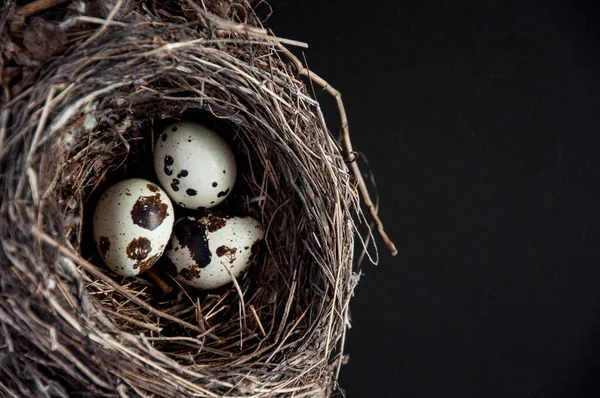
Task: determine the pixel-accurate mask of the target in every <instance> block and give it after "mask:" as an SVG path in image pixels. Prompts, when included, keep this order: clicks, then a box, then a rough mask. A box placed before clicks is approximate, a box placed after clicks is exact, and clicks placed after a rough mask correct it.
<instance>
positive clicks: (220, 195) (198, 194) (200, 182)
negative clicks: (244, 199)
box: [154, 121, 237, 209]
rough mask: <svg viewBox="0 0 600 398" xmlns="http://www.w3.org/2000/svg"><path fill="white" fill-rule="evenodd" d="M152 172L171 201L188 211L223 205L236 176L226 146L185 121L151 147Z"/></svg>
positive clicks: (168, 129) (203, 128)
mask: <svg viewBox="0 0 600 398" xmlns="http://www.w3.org/2000/svg"><path fill="white" fill-rule="evenodd" d="M154 169H155V171H156V175H157V177H158V181H159V183H160V185H161V186H162V187H163V188H164V189H165V191H166V192H167V193H168V194H169V196H170V198H171V200H173V202H174V203H177V204H179V205H180V206H182V207H186V208H190V209H198V208H206V209H208V208H211V207H214V206H216V205H218V204H219V203H221V202H222V201H224V200H225V198H227V195H229V193H230V192H231V189H232V188H233V184H234V183H235V178H236V173H237V171H236V162H235V157H234V156H233V152H232V151H231V148H230V147H229V145H228V144H227V142H225V140H224V139H223V138H222V137H221V136H219V135H218V134H217V133H216V132H215V131H213V130H211V129H210V128H208V127H206V126H204V125H201V124H198V123H193V122H186V121H181V122H177V123H173V124H171V125H169V126H167V127H166V128H165V129H164V130H163V131H162V133H161V134H160V138H159V139H157V140H156V144H155V146H154Z"/></svg>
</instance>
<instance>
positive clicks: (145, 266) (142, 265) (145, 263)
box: [134, 253, 160, 273]
mask: <svg viewBox="0 0 600 398" xmlns="http://www.w3.org/2000/svg"><path fill="white" fill-rule="evenodd" d="M159 258H160V253H156V254H155V255H153V256H152V257H149V258H147V259H145V260H142V261H138V262H137V264H136V265H134V268H139V269H140V273H142V272H146V271H148V270H149V269H150V268H152V266H153V265H154V264H155V263H156V262H157V261H158V259H159Z"/></svg>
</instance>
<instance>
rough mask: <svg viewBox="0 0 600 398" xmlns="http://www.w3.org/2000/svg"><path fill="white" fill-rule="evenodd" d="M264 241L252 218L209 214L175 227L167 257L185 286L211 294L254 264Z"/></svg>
mask: <svg viewBox="0 0 600 398" xmlns="http://www.w3.org/2000/svg"><path fill="white" fill-rule="evenodd" d="M263 238H264V230H263V227H262V225H261V224H260V222H258V221H257V220H255V219H253V218H251V217H237V216H228V215H226V214H223V213H221V212H207V213H206V214H204V215H202V216H189V217H184V218H182V219H180V220H179V221H177V222H176V223H175V226H174V227H173V235H172V237H171V242H170V245H169V249H168V250H167V256H168V257H169V259H170V260H171V262H172V263H173V264H174V265H175V267H176V268H177V279H178V280H179V281H180V282H182V283H183V284H186V285H189V286H192V287H195V288H198V289H203V290H208V289H216V288H219V287H221V286H224V285H227V284H228V283H231V282H232V281H233V278H237V277H239V276H240V275H241V274H242V272H244V271H245V270H246V269H247V268H248V266H249V265H250V264H251V263H252V261H253V259H254V257H255V255H256V253H257V251H258V249H259V246H260V244H261V242H262V240H263Z"/></svg>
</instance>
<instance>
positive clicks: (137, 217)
mask: <svg viewBox="0 0 600 398" xmlns="http://www.w3.org/2000/svg"><path fill="white" fill-rule="evenodd" d="M168 209H169V206H168V205H167V204H166V203H165V202H163V201H162V200H161V199H160V193H157V194H156V195H153V196H141V197H139V198H138V200H137V201H136V202H135V204H134V205H133V208H132V209H131V219H132V220H133V222H134V223H135V224H136V225H139V226H140V227H142V228H145V229H149V230H150V231H154V230H155V229H156V228H158V227H160V225H161V224H162V222H163V221H164V220H165V218H167V217H168V216H169V213H168Z"/></svg>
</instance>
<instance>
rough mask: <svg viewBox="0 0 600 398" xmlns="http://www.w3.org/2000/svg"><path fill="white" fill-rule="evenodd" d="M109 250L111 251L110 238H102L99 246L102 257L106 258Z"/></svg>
mask: <svg viewBox="0 0 600 398" xmlns="http://www.w3.org/2000/svg"><path fill="white" fill-rule="evenodd" d="M109 249H110V240H108V238H107V237H106V236H101V237H100V242H99V244H98V250H99V251H100V254H102V257H106V253H107V252H108V250H109Z"/></svg>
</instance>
